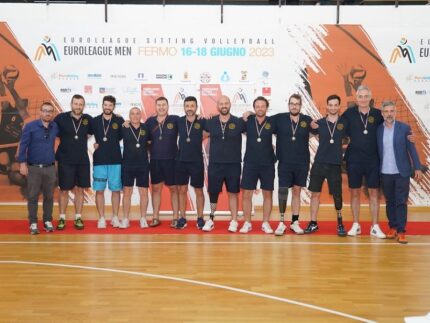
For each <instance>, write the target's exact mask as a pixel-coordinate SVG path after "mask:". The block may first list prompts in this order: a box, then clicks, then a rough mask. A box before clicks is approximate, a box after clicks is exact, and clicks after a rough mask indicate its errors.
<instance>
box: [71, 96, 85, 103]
mask: <svg viewBox="0 0 430 323" xmlns="http://www.w3.org/2000/svg"><path fill="white" fill-rule="evenodd" d="M74 99H76V100H84V103H85V98H84V97H83V96H82V95H80V94H74V95H73V96H72V99H71V100H70V103H72V102H73V100H74Z"/></svg>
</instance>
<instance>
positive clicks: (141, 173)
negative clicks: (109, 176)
mask: <svg viewBox="0 0 430 323" xmlns="http://www.w3.org/2000/svg"><path fill="white" fill-rule="evenodd" d="M121 179H122V185H123V186H128V187H133V186H134V183H135V182H136V186H137V187H149V168H148V165H146V166H137V167H133V166H124V165H123V166H122V168H121Z"/></svg>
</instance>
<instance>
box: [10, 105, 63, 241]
mask: <svg viewBox="0 0 430 323" xmlns="http://www.w3.org/2000/svg"><path fill="white" fill-rule="evenodd" d="M54 113H55V110H54V106H53V105H52V104H51V103H50V102H44V103H43V104H42V106H41V107H40V119H38V120H34V121H32V122H29V123H28V124H27V125H25V127H24V129H23V132H22V136H21V141H20V143H19V154H18V162H19V163H20V170H19V171H20V173H21V175H23V176H27V188H28V200H27V208H28V219H29V222H30V233H31V234H38V233H39V229H38V227H37V208H38V207H37V204H38V201H39V193H40V191H42V194H43V225H44V227H45V230H46V231H47V232H52V231H54V227H53V226H52V209H53V205H54V189H55V181H56V174H55V165H54V164H55V151H54V144H55V138H56V136H57V135H58V126H57V124H56V123H55V122H53V120H54Z"/></svg>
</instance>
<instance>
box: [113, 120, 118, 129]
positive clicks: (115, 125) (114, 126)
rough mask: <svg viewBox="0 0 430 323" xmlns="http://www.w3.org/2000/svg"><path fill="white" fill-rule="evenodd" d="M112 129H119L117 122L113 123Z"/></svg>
mask: <svg viewBox="0 0 430 323" xmlns="http://www.w3.org/2000/svg"><path fill="white" fill-rule="evenodd" d="M112 129H114V130H116V129H118V124H117V123H116V122H114V123H112Z"/></svg>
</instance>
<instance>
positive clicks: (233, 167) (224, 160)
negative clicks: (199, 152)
mask: <svg viewBox="0 0 430 323" xmlns="http://www.w3.org/2000/svg"><path fill="white" fill-rule="evenodd" d="M217 108H218V111H219V113H220V114H219V115H218V116H216V117H214V118H212V119H210V120H208V121H207V122H206V127H205V130H206V131H207V132H208V133H209V134H210V148H209V167H208V178H209V187H208V192H209V199H210V207H211V213H210V218H209V219H208V220H207V221H206V222H205V225H204V226H203V229H202V230H203V231H207V232H209V231H212V230H213V229H214V227H215V224H214V221H213V220H214V216H215V210H216V207H217V203H218V196H219V193H220V192H221V191H222V186H223V183H224V182H225V183H226V186H227V192H228V199H229V206H230V212H231V217H232V219H231V221H230V225H229V228H228V231H230V232H236V231H237V227H238V223H237V212H238V193H239V192H240V173H241V161H242V156H241V155H242V132H244V130H245V124H244V122H243V120H242V119H241V118H238V117H235V116H233V115H231V114H230V108H231V102H230V99H229V98H228V97H227V96H225V95H222V96H221V97H220V98H219V99H218V102H217Z"/></svg>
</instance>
